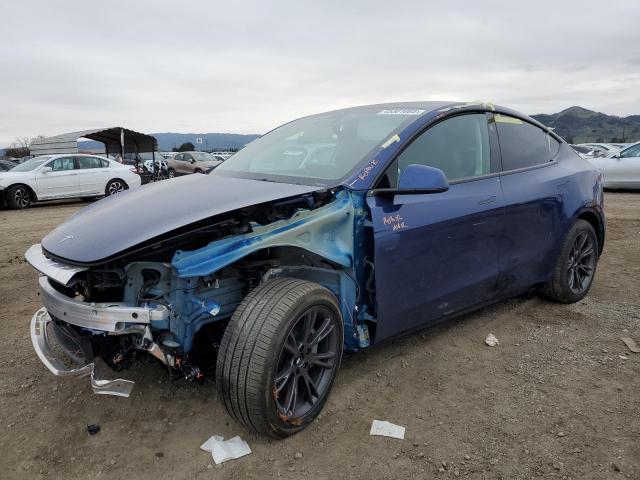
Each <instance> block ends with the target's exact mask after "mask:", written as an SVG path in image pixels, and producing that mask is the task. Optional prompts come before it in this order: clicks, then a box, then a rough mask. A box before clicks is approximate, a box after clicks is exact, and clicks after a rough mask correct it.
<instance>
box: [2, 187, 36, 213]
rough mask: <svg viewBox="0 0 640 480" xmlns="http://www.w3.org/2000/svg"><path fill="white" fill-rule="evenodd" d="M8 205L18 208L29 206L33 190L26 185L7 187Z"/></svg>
mask: <svg viewBox="0 0 640 480" xmlns="http://www.w3.org/2000/svg"><path fill="white" fill-rule="evenodd" d="M5 198H6V199H7V205H8V206H9V207H11V208H13V209H16V210H22V209H24V208H29V205H31V191H30V190H29V187H27V186H26V185H11V186H10V187H9V188H7V193H6V197H5Z"/></svg>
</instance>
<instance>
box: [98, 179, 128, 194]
mask: <svg viewBox="0 0 640 480" xmlns="http://www.w3.org/2000/svg"><path fill="white" fill-rule="evenodd" d="M128 188H129V186H128V185H127V184H126V183H125V181H124V180H120V179H119V178H113V179H111V180H109V181H108V182H107V186H106V187H105V189H104V194H105V196H107V197H108V196H109V195H114V194H116V193H118V192H122V191H124V190H126V189H128Z"/></svg>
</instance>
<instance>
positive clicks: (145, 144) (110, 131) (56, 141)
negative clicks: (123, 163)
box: [29, 127, 158, 155]
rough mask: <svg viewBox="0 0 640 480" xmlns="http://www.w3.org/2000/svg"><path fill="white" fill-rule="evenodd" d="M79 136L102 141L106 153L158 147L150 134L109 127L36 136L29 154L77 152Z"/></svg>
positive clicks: (129, 151) (149, 149) (123, 152)
mask: <svg viewBox="0 0 640 480" xmlns="http://www.w3.org/2000/svg"><path fill="white" fill-rule="evenodd" d="M79 138H88V139H90V140H95V141H97V142H101V143H103V144H104V147H105V150H106V153H107V154H109V153H111V154H113V153H120V154H121V155H124V154H125V153H140V152H155V151H156V150H157V149H158V141H157V140H156V137H154V136H152V135H147V134H145V133H140V132H136V131H133V130H129V129H128V128H123V127H111V128H98V129H94V130H82V131H80V132H71V133H63V134H62V135H56V136H55V137H47V138H38V139H36V140H34V141H33V143H31V145H30V146H29V150H30V152H31V155H53V154H57V153H78V139H79Z"/></svg>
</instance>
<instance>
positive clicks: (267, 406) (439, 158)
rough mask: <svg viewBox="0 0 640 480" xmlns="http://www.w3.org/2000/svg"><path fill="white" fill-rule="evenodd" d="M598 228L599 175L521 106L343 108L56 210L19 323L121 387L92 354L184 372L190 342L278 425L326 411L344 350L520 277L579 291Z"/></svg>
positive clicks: (70, 371) (566, 299)
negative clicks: (60, 219) (25, 315)
mask: <svg viewBox="0 0 640 480" xmlns="http://www.w3.org/2000/svg"><path fill="white" fill-rule="evenodd" d="M134 210H140V211H144V212H146V213H145V215H141V216H136V217H135V220H132V221H126V218H123V217H122V215H121V212H122V211H134ZM604 237H605V223H604V213H603V197H602V175H601V174H600V172H598V170H597V169H595V168H593V166H592V165H590V164H589V163H588V162H586V161H585V160H583V159H582V158H580V156H578V155H577V154H576V153H575V151H574V150H573V149H572V148H571V147H570V146H569V145H568V144H566V143H565V142H564V141H563V140H562V139H561V138H560V137H558V136H557V135H556V134H555V133H554V132H553V131H550V130H548V129H547V128H546V127H544V126H543V125H542V124H540V123H538V122H536V121H535V120H533V119H531V118H530V117H527V116H525V115H522V114H520V113H517V112H515V111H513V110H510V109H507V108H502V107H499V106H494V105H492V104H482V103H481V104H476V103H470V104H465V103H451V102H423V103H410V104H406V103H403V104H383V105H372V106H363V107H355V108H348V109H343V110H337V111H333V112H328V113H323V114H319V115H312V116H309V117H305V118H301V119H299V120H295V121H293V122H290V123H287V124H285V125H283V126H281V127H279V128H276V129H275V130H273V131H271V132H270V133H268V134H266V135H264V136H263V137H261V138H259V139H257V140H255V141H253V142H252V143H250V144H249V145H247V146H246V147H245V148H244V149H242V150H241V151H240V152H238V153H236V154H235V155H233V156H232V157H231V158H229V159H228V160H226V161H225V162H224V163H223V164H222V165H220V166H219V167H217V168H216V169H215V170H214V171H213V172H212V173H211V174H210V175H190V176H186V177H181V178H176V179H175V180H173V181H170V182H160V183H158V184H155V185H150V186H143V187H142V188H140V189H138V190H137V191H136V192H123V193H121V194H119V195H116V196H115V197H113V198H107V199H104V200H101V201H99V202H97V203H95V204H93V205H91V206H89V207H88V208H86V209H85V210H84V211H81V212H79V213H77V214H75V215H74V216H73V217H72V218H71V219H69V220H68V221H67V222H65V223H63V224H61V225H60V226H59V227H58V228H56V229H55V230H54V231H53V232H51V233H50V234H49V235H47V236H46V237H45V238H44V240H43V241H42V243H41V244H36V245H34V246H32V247H31V248H30V249H29V250H28V251H27V253H26V259H27V260H28V261H29V263H31V265H33V266H34V267H35V268H36V269H37V270H38V271H39V272H40V274H41V276H40V279H39V288H40V295H41V298H42V301H43V304H44V307H43V308H41V309H40V310H38V311H37V312H36V313H35V315H34V316H33V318H32V321H31V336H32V340H33V345H34V347H35V350H36V353H37V354H38V356H39V357H40V359H41V360H42V361H43V362H44V364H45V365H46V366H47V367H48V368H49V370H51V371H52V372H53V373H54V374H56V375H89V376H91V381H92V385H93V388H94V391H96V392H97V393H112V394H116V395H124V396H126V395H129V393H130V392H131V388H132V387H133V384H132V382H131V381H129V380H126V379H116V380H109V379H105V378H100V375H98V374H97V373H96V365H98V364H100V365H102V364H103V363H106V364H107V365H108V366H110V367H111V368H112V369H114V370H116V371H121V370H124V369H125V368H127V367H128V366H130V365H131V364H132V363H133V361H134V360H135V359H136V358H138V357H139V356H140V355H147V354H148V355H151V356H153V357H155V358H156V359H158V360H159V362H161V363H162V364H164V365H165V366H166V367H167V368H169V369H170V370H171V371H174V372H176V373H177V374H180V375H182V376H184V377H185V378H188V379H198V378H201V377H202V369H201V368H200V365H199V364H198V363H197V358H198V357H197V356H196V355H195V352H196V351H200V352H202V351H204V352H205V356H208V357H209V358H210V359H214V360H215V362H216V364H215V367H216V368H215V383H216V386H217V389H218V391H219V395H220V398H221V400H222V402H223V403H224V406H225V408H226V410H227V412H228V413H229V415H231V417H233V418H234V419H236V420H237V421H238V422H240V423H241V424H243V425H245V426H246V427H247V428H249V429H251V430H254V431H256V432H258V433H261V434H264V435H269V436H273V437H277V438H281V437H286V436H288V435H291V434H294V433H296V432H298V431H300V430H302V429H303V428H304V427H305V426H307V425H309V423H310V422H311V421H312V420H313V419H314V418H315V417H316V416H317V415H318V414H319V413H320V411H321V410H322V408H323V405H324V404H325V402H326V400H327V396H328V395H329V392H330V391H331V388H332V385H333V383H334V379H335V377H336V374H337V372H338V367H339V365H340V361H341V357H342V354H343V351H347V352H355V351H358V350H362V349H365V348H368V347H370V346H372V345H375V344H379V343H380V342H383V341H385V340H388V339H390V338H393V337H396V336H398V335H401V334H406V333H407V332H411V331H415V330H417V329H420V328H424V327H425V326H428V325H433V324H435V323H437V322H441V321H443V320H447V319H450V318H452V317H456V316H459V315H461V314H463V313H466V312H469V311H472V310H474V309H477V308H480V307H483V306H485V305H488V304H490V303H493V302H497V301H500V300H503V299H506V298H509V297H513V296H516V295H519V294H523V293H527V292H530V291H537V292H540V293H541V294H542V295H544V296H545V297H546V298H549V299H552V300H555V301H557V302H562V303H571V302H577V301H579V300H580V299H582V298H583V297H584V296H585V295H586V294H587V292H588V291H589V288H590V287H591V285H592V282H593V279H594V275H595V271H596V265H597V262H598V258H599V256H600V253H601V252H602V248H603V244H604ZM196 347H197V348H196ZM200 348H202V349H203V350H200ZM64 352H67V353H66V354H65V353H64ZM60 356H63V357H64V358H60ZM70 361H73V363H72V364H71V365H70V363H69V362H70Z"/></svg>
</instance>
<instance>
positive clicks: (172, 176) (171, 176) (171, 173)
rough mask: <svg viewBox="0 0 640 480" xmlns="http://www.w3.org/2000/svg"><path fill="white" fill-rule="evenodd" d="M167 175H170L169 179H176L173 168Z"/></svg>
mask: <svg viewBox="0 0 640 480" xmlns="http://www.w3.org/2000/svg"><path fill="white" fill-rule="evenodd" d="M167 174H168V175H169V178H174V177H175V176H176V171H175V170H174V169H173V168H170V169H169V171H168V172H167Z"/></svg>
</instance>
